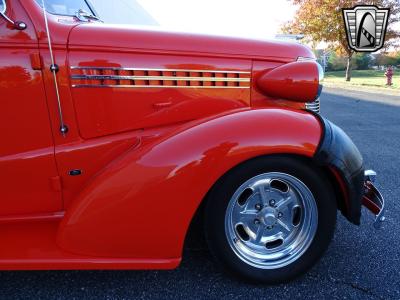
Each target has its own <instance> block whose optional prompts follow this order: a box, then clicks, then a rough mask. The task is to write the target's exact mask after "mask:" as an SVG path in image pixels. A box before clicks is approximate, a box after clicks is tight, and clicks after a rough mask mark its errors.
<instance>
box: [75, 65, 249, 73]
mask: <svg viewBox="0 0 400 300" xmlns="http://www.w3.org/2000/svg"><path fill="white" fill-rule="evenodd" d="M71 70H110V71H156V72H193V73H235V74H250V73H251V72H248V71H234V70H206V69H203V70H191V69H152V68H122V67H121V68H120V67H85V66H72V67H71Z"/></svg>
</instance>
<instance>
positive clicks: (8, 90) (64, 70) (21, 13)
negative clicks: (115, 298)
mask: <svg viewBox="0 0 400 300" xmlns="http://www.w3.org/2000/svg"><path fill="white" fill-rule="evenodd" d="M43 4H44V5H43ZM0 12H1V16H0V71H1V72H0V88H1V90H0V91H1V94H0V95H1V102H0V103H1V110H0V137H1V146H0V171H1V172H0V197H1V198H0V199H1V202H0V244H1V247H0V269H2V270H17V269H18V270H19V269H24V270H33V269H35V270H37V269H41V270H42V269H43V270H44V269H172V268H175V267H177V266H178V265H179V263H180V261H181V257H182V248H183V246H184V242H185V237H186V235H187V232H188V228H189V226H190V224H191V222H192V220H193V219H194V218H195V217H196V218H197V217H198V218H201V219H202V220H204V229H205V236H206V240H207V242H208V245H209V248H210V250H211V252H212V253H213V254H214V256H215V258H216V260H217V261H219V262H220V263H221V264H222V265H223V266H224V267H225V268H226V269H227V270H230V271H232V272H233V273H235V274H238V275H241V276H243V277H245V278H247V279H250V280H254V281H261V282H267V283H275V282H281V281H286V280H289V279H291V278H293V277H295V276H297V275H299V274H301V273H304V272H305V271H306V270H307V269H308V268H310V267H311V266H312V265H313V264H314V263H315V262H316V261H317V260H318V258H319V257H320V256H321V255H322V254H323V252H324V251H325V249H326V248H327V246H328V244H329V242H330V240H331V238H332V235H333V232H334V227H335V222H336V213H337V210H338V209H339V210H340V211H341V212H342V214H343V215H344V216H345V217H346V218H347V219H348V220H349V221H350V222H352V223H354V224H359V223H360V215H361V206H362V205H363V204H364V205H365V206H366V207H367V208H369V210H371V211H372V212H373V213H374V214H375V215H376V222H375V223H376V224H379V223H380V222H381V221H382V220H383V209H384V202H383V198H382V196H381V195H380V193H379V192H378V191H377V190H376V188H375V187H374V185H373V184H372V182H373V179H374V177H375V174H374V172H373V171H365V170H364V167H363V160H362V157H361V155H360V153H359V151H358V150H357V148H356V146H355V145H354V144H353V142H352V141H351V140H350V138H349V137H348V136H347V135H346V134H345V133H344V132H343V131H342V130H341V129H340V128H338V127H337V126H335V125H334V124H332V123H331V122H330V121H328V120H326V119H325V118H323V117H322V116H320V115H319V114H318V112H319V99H318V97H319V95H320V92H321V80H322V77H323V71H322V69H321V67H320V66H319V65H318V63H317V62H316V60H315V57H314V54H313V53H312V52H311V51H310V50H309V49H308V48H306V47H305V46H302V45H298V44H294V43H285V42H278V41H269V42H267V41H258V40H247V39H239V38H228V37H215V36H205V35H193V34H187V33H177V32H167V31H162V30H158V29H149V28H147V27H138V26H115V25H114V26H113V25H110V24H106V23H103V22H101V20H99V17H100V18H101V16H98V15H97V13H96V10H95V8H94V7H93V6H92V5H90V3H89V1H86V0H76V1H66V0H24V1H22V0H0Z"/></svg>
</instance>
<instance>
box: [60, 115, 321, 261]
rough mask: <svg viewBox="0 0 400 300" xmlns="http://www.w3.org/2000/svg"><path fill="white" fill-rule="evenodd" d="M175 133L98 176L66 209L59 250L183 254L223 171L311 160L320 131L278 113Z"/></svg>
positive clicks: (311, 122)
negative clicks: (281, 156) (260, 160)
mask: <svg viewBox="0 0 400 300" xmlns="http://www.w3.org/2000/svg"><path fill="white" fill-rule="evenodd" d="M293 128H296V130H293ZM177 130H178V131H177V132H176V131H175V132H172V133H170V134H168V135H167V136H164V137H162V138H160V139H158V140H156V141H155V142H154V143H150V144H148V145H147V146H144V147H141V148H139V149H135V150H133V151H128V152H127V153H126V154H125V155H123V156H121V157H120V158H119V159H118V160H116V161H115V162H114V163H113V164H111V165H110V166H109V167H108V168H107V169H106V170H104V172H103V173H102V174H100V175H99V176H97V178H96V179H95V180H94V181H93V182H92V183H91V184H90V185H89V186H88V187H87V188H86V189H85V190H84V191H83V193H82V194H80V196H79V197H78V199H77V200H76V201H75V202H74V204H73V206H72V207H71V208H70V209H69V210H68V211H67V213H66V216H65V218H64V219H63V221H62V223H61V226H60V231H59V235H58V243H59V245H60V246H61V247H62V248H65V249H66V250H70V251H73V252H75V253H80V254H86V255H94V256H103V257H104V256H105V257H130V256H132V255H133V256H134V257H140V258H155V259H157V258H161V257H174V258H177V257H180V255H181V251H182V243H183V241H184V236H185V233H186V229H187V227H188V225H189V222H190V220H191V218H192V216H193V214H194V212H195V210H196V208H197V207H198V205H199V204H200V202H201V200H202V199H203V197H204V196H205V194H206V193H207V191H208V190H209V189H210V188H211V186H212V185H213V184H214V183H215V182H216V181H217V179H218V178H219V177H221V175H222V174H224V173H226V172H227V171H228V170H230V169H231V168H233V167H234V166H236V165H238V164H239V163H241V162H243V161H245V160H248V159H250V158H253V157H257V156H260V155H267V154H276V153H290V154H297V155H302V156H308V157H311V156H312V155H313V154H314V152H315V150H316V147H317V146H318V143H319V140H320V134H321V127H320V124H319V122H318V121H317V120H316V119H315V117H314V116H312V115H310V114H308V113H303V112H293V111H283V110H274V109H268V110H249V111H239V112H236V113H233V114H230V115H227V116H222V117H218V118H215V119H212V120H208V121H207V122H204V123H201V124H197V125H191V124H188V125H185V126H183V128H182V129H180V128H179V129H177ZM267 132H268V138H267V135H266V134H267ZM139 174H140V175H139ZM132 183H133V184H132ZM132 220H135V221H134V222H132ZM160 245H163V246H162V247H160Z"/></svg>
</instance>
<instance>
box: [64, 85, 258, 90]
mask: <svg viewBox="0 0 400 300" xmlns="http://www.w3.org/2000/svg"><path fill="white" fill-rule="evenodd" d="M72 87H73V88H186V89H188V88H192V89H249V88H250V86H207V85H197V86H196V85H181V86H179V85H110V84H109V85H103V84H97V85H96V84H73V85H72Z"/></svg>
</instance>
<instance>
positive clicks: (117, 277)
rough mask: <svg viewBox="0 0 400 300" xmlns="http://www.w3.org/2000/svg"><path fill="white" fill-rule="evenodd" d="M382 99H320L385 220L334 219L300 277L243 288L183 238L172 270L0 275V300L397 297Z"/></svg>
mask: <svg viewBox="0 0 400 300" xmlns="http://www.w3.org/2000/svg"><path fill="white" fill-rule="evenodd" d="M385 97H387V96H383V95H374V94H368V95H366V94H363V93H361V92H351V93H346V92H343V91H335V90H331V89H329V90H327V92H324V93H323V95H322V99H321V103H322V115H324V116H325V117H327V118H328V119H330V120H331V121H333V122H335V123H336V124H338V125H339V126H341V127H342V128H343V129H344V130H345V131H346V132H347V133H348V134H349V135H350V137H351V138H352V139H353V140H354V142H355V143H356V144H357V146H358V147H359V149H360V151H361V152H362V154H363V156H364V160H365V164H366V167H368V168H373V169H374V170H376V171H377V172H378V177H377V185H378V187H379V188H381V191H382V194H383V195H384V197H385V198H386V201H387V212H386V217H387V221H386V223H385V224H384V226H383V229H381V230H379V231H376V230H374V228H373V227H372V225H371V223H372V221H373V218H372V216H371V215H369V214H368V212H367V211H366V210H364V211H363V217H362V224H361V226H355V225H352V224H350V223H348V222H347V221H346V220H345V219H344V218H343V217H342V216H341V215H340V214H339V215H338V223H337V229H336V232H335V237H334V240H333V241H332V244H331V246H330V247H329V249H328V251H327V253H326V254H325V256H324V257H323V258H322V259H321V261H320V262H319V263H318V264H317V265H316V266H315V267H314V268H313V269H312V270H311V271H310V272H309V273H307V274H306V275H304V276H303V277H301V278H299V279H297V280H295V281H293V282H291V283H289V284H285V285H278V286H263V285H253V284H248V283H243V282H241V281H239V280H237V279H235V278H232V277H230V276H229V275H226V274H225V273H223V272H221V271H220V269H219V268H218V267H217V266H216V265H215V264H214V263H213V260H212V257H211V256H210V254H209V252H208V250H207V247H206V245H205V243H204V242H203V241H202V240H201V239H200V240H197V239H195V238H191V239H190V240H189V241H188V243H187V244H188V245H187V247H186V249H185V255H184V260H183V263H182V265H181V266H180V267H179V268H178V269H176V270H172V271H34V272H26V271H23V272H0V295H1V299H27V298H32V299H83V298H84V299H133V298H135V299H199V298H209V299H225V298H226V299H297V298H298V299H300V298H301V299H346V298H348V299H400V205H399V201H400V188H399V187H400V106H399V105H396V103H395V102H396V99H397V98H398V101H399V103H400V96H399V97H397V98H396V97H393V98H391V99H389V100H390V101H386V103H385V102H383V101H381V98H385ZM160 247H162V245H160Z"/></svg>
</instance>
